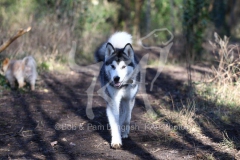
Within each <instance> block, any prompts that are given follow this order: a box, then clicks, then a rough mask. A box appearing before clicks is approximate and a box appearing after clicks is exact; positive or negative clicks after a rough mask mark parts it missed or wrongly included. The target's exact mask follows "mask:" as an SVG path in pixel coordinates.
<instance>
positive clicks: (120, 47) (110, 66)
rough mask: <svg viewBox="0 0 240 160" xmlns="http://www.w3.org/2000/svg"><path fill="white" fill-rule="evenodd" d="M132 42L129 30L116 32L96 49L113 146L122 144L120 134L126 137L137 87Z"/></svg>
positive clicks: (137, 67) (137, 80)
mask: <svg viewBox="0 0 240 160" xmlns="http://www.w3.org/2000/svg"><path fill="white" fill-rule="evenodd" d="M131 43H132V36H131V35H130V34H128V33H126V32H116V33H114V34H113V35H112V36H111V37H110V38H109V39H108V41H107V42H106V43H104V44H103V45H101V46H100V47H99V48H98V49H97V51H96V52H95V60H96V61H97V62H103V66H102V68H101V70H100V81H101V86H102V87H106V89H105V90H104V99H105V100H106V103H107V117H108V121H109V124H110V126H111V135H112V140H111V147H112V148H114V149H118V148H121V146H122V138H127V137H128V134H129V132H130V121H131V113H132V109H133V107H134V103H135V96H136V94H137V92H138V88H139V83H137V82H139V81H140V73H139V65H138V60H137V58H136V56H135V54H134V50H133V48H132V45H131Z"/></svg>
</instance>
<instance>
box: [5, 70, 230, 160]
mask: <svg viewBox="0 0 240 160" xmlns="http://www.w3.org/2000/svg"><path fill="white" fill-rule="evenodd" d="M154 72H155V70H154V69H148V71H147V73H150V74H151V73H154ZM170 72H171V73H170ZM153 75H154V74H153ZM186 78H187V76H186V70H184V69H183V70H181V69H180V70H172V69H166V70H164V72H163V74H162V75H160V77H159V78H158V80H157V81H156V83H155V85H156V86H158V87H159V88H154V90H153V92H151V94H149V100H150V102H151V103H152V104H154V105H153V106H154V107H155V108H156V107H161V105H162V104H158V103H155V102H158V100H159V99H161V98H164V96H165V95H166V94H167V93H168V92H170V91H171V92H172V93H175V92H176V95H175V96H181V98H183V97H184V96H185V95H184V94H181V95H179V93H178V92H177V90H178V88H179V87H182V86H183V84H184V83H185V80H186ZM151 79H152V76H149V78H147V81H150V80H151ZM91 80H92V77H91V76H90V75H86V74H82V73H81V74H78V73H71V74H70V73H69V74H60V73H46V74H42V75H41V78H40V81H38V85H37V89H36V91H34V92H29V91H27V90H23V91H10V90H3V92H2V94H1V95H0V157H1V158H0V159H48V160H49V159H58V160H65V159H71V160H74V159H81V160H82V159H125V160H128V159H163V160H165V159H174V160H177V159H201V154H200V153H202V154H205V153H207V152H209V153H210V154H211V153H214V154H215V153H216V155H218V156H219V157H227V158H233V156H232V155H231V154H229V153H225V152H219V151H217V150H215V149H214V148H213V147H212V146H207V145H204V144H201V143H200V142H198V141H197V140H195V139H193V136H191V135H188V134H184V135H185V136H186V137H185V136H184V137H185V139H179V138H178V136H177V134H175V133H174V132H169V130H171V128H169V126H168V125H166V123H165V122H163V121H159V123H158V124H157V125H156V124H155V125H153V124H152V123H151V121H150V120H149V118H147V116H146V110H145V108H144V107H143V101H142V99H141V97H140V96H138V97H137V101H136V106H135V108H134V110H133V118H132V122H131V123H132V127H131V132H130V138H128V139H125V140H123V148H122V150H113V149H111V148H110V145H109V144H110V138H111V137H110V132H109V126H108V121H107V117H106V113H105V102H104V100H103V99H102V98H101V97H100V96H98V95H97V93H96V91H97V90H98V89H99V88H100V87H99V83H97V86H96V87H95V92H94V97H93V103H92V106H93V112H94V114H95V117H94V119H93V120H90V119H89V118H88V117H87V116H86V110H85V109H86V106H87V98H88V97H87V93H86V90H87V89H88V87H89V86H90V84H91ZM148 88H149V86H148ZM159 119H161V117H160V118H159ZM168 124H170V123H168ZM157 127H158V128H157ZM179 134H181V133H179ZM196 146H199V147H198V148H200V149H201V151H197V150H196Z"/></svg>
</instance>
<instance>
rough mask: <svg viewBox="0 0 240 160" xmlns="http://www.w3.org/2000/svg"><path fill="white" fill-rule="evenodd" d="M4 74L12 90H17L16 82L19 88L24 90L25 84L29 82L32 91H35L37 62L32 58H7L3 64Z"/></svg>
mask: <svg viewBox="0 0 240 160" xmlns="http://www.w3.org/2000/svg"><path fill="white" fill-rule="evenodd" d="M2 72H3V74H4V75H5V77H6V79H7V80H8V82H9V83H10V86H11V88H12V89H13V88H15V82H16V81H17V83H18V87H19V88H22V87H23V86H24V85H25V82H27V83H29V84H30V86H31V90H32V91H33V90H35V82H36V79H37V69H36V61H35V60H34V58H33V57H32V56H27V57H25V58H23V59H22V60H9V59H8V58H5V60H4V61H3V63H2Z"/></svg>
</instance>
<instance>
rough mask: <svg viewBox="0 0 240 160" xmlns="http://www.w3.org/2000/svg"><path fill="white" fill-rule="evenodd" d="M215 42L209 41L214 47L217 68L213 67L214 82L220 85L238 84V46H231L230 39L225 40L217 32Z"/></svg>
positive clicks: (239, 53) (239, 60)
mask: <svg viewBox="0 0 240 160" xmlns="http://www.w3.org/2000/svg"><path fill="white" fill-rule="evenodd" d="M214 37H215V42H211V41H209V43H210V44H211V46H212V49H213V53H214V56H215V59H216V61H217V63H218V66H217V68H216V67H214V66H213V67H212V70H213V73H214V78H213V79H212V81H215V82H218V83H219V84H220V85H225V84H230V83H233V82H237V81H238V78H239V76H240V52H239V47H238V45H229V44H228V43H229V38H227V37H226V36H224V38H223V39H221V37H220V36H219V35H218V34H217V33H216V32H215V33H214Z"/></svg>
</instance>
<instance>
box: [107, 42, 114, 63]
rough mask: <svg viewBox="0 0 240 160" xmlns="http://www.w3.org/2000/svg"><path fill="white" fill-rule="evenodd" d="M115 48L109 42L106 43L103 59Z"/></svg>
mask: <svg viewBox="0 0 240 160" xmlns="http://www.w3.org/2000/svg"><path fill="white" fill-rule="evenodd" d="M114 51H115V49H114V47H113V45H112V44H111V43H107V46H106V53H105V60H107V59H108V58H109V57H110V56H111V55H112V54H113V53H114Z"/></svg>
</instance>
